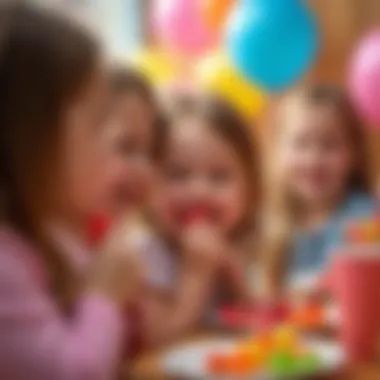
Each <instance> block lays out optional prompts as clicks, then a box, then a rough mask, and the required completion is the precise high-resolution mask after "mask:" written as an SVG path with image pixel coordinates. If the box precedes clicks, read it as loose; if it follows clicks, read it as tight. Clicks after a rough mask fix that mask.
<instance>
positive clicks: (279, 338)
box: [274, 326, 298, 351]
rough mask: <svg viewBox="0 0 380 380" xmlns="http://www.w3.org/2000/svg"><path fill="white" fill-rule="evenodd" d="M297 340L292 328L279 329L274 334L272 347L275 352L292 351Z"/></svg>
mask: <svg viewBox="0 0 380 380" xmlns="http://www.w3.org/2000/svg"><path fill="white" fill-rule="evenodd" d="M297 340H298V336H297V333H296V331H295V329H294V328H292V327H290V326H284V327H280V328H278V329H277V331H276V332H275V334H274V347H275V349H276V350H290V351H294V350H295V348H296V346H297Z"/></svg>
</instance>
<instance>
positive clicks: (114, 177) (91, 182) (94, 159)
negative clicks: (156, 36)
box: [56, 69, 134, 220]
mask: <svg viewBox="0 0 380 380" xmlns="http://www.w3.org/2000/svg"><path fill="white" fill-rule="evenodd" d="M65 116H66V119H65V120H64V123H65V125H64V128H63V130H64V134H63V143H62V144H61V147H62V154H61V157H62V159H61V162H60V168H59V169H60V172H61V173H62V175H61V178H60V180H59V182H58V201H57V202H56V203H57V204H58V207H59V210H57V211H58V212H60V213H61V214H62V215H66V217H70V218H76V219H78V218H83V220H87V218H88V217H89V216H91V215H93V214H94V213H104V212H111V211H113V207H114V206H115V194H117V198H118V199H119V197H123V200H124V195H125V193H128V190H127V189H128V186H125V183H130V182H132V180H131V178H132V176H133V175H134V174H133V173H132V172H130V171H129V170H127V169H126V161H125V159H124V158H123V157H122V155H121V154H120V152H119V150H118V149H115V146H118V144H119V141H120V138H119V136H120V135H121V130H122V128H121V124H120V123H119V122H118V121H117V120H116V118H115V117H114V112H113V108H112V107H111V98H110V92H109V87H108V77H107V75H106V73H105V71H104V70H102V69H98V70H97V71H96V72H95V73H94V74H93V75H92V77H91V79H90V80H89V82H88V84H87V86H86V87H85V88H84V90H83V91H82V92H81V94H80V95H79V96H78V97H77V98H75V99H73V100H72V102H71V104H69V106H68V109H67V112H66V115H65ZM120 189H123V191H121V190H120ZM121 193H122V194H121Z"/></svg>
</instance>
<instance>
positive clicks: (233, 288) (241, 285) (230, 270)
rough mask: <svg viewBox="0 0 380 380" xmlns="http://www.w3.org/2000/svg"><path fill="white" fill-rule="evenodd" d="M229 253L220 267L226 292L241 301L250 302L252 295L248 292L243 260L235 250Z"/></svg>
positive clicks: (248, 287)
mask: <svg viewBox="0 0 380 380" xmlns="http://www.w3.org/2000/svg"><path fill="white" fill-rule="evenodd" d="M229 253H230V254H229V255H226V256H225V257H224V259H223V263H222V267H221V276H222V280H223V283H224V284H225V285H226V287H227V291H228V293H230V294H231V295H233V296H234V298H235V299H237V300H239V301H241V302H250V301H251V300H252V298H253V297H252V295H251V292H250V286H249V285H250V284H249V283H248V276H247V274H246V272H247V268H246V265H245V262H244V260H242V258H241V257H239V256H238V255H236V253H235V252H229ZM234 253H235V254H234Z"/></svg>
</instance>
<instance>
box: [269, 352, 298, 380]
mask: <svg viewBox="0 0 380 380" xmlns="http://www.w3.org/2000/svg"><path fill="white" fill-rule="evenodd" d="M269 370H270V371H271V373H273V374H274V375H276V376H289V375H292V374H294V373H296V371H297V366H296V360H295V358H294V356H293V355H291V354H289V353H288V352H277V353H275V354H273V356H272V357H271V358H270V361H269Z"/></svg>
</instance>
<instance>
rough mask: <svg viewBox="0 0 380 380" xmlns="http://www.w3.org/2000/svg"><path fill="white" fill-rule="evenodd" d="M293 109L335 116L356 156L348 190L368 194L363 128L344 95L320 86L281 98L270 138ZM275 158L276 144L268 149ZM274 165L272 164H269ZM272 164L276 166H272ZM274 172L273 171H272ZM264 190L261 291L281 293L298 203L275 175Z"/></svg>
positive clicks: (274, 174) (277, 131) (272, 175)
mask: <svg viewBox="0 0 380 380" xmlns="http://www.w3.org/2000/svg"><path fill="white" fill-rule="evenodd" d="M295 107H312V108H320V109H321V108H323V109H329V110H331V111H332V112H333V113H334V114H336V115H337V116H338V118H339V119H340V120H341V122H342V125H343V126H344V128H345V131H346V133H347V136H348V138H349V143H350V145H351V148H352V149H353V151H354V154H355V166H354V167H353V169H352V172H351V175H350V178H349V182H348V188H349V190H351V191H363V192H367V193H369V192H370V175H369V170H370V165H369V157H368V151H367V147H366V140H365V134H364V128H363V127H362V126H361V124H360V120H359V119H358V117H357V115H356V113H355V111H354V109H353V107H352V106H351V104H350V101H349V98H348V97H347V95H346V93H345V92H344V91H343V90H341V89H339V88H335V87H331V86H325V85H319V86H315V87H306V88H300V89H297V90H295V91H294V92H292V93H290V94H289V95H288V96H286V97H285V98H284V100H283V101H282V103H280V106H279V112H278V118H279V120H278V123H277V124H279V125H276V126H275V127H276V128H275V130H274V134H273V139H274V140H276V135H278V134H281V133H282V129H283V128H284V127H286V126H285V125H284V124H286V123H284V121H286V120H284V119H287V118H288V113H289V112H291V110H293V109H294V108H295ZM271 149H272V151H271V154H272V155H275V153H276V152H275V151H276V146H275V144H274V145H272V147H271ZM272 163H273V162H272ZM274 164H275V163H274ZM275 169H276V168H275ZM269 174H270V175H269V176H268V179H269V181H268V188H267V191H266V194H267V199H266V202H265V203H266V210H265V212H266V214H265V215H264V217H265V218H264V228H263V230H264V233H263V247H262V258H263V263H264V284H263V285H264V289H265V291H266V292H268V293H269V294H272V295H276V294H278V293H281V291H282V288H283V285H284V279H285V273H286V269H287V264H288V251H289V249H290V243H291V236H292V234H293V232H294V227H295V213H296V210H297V204H296V202H295V200H294V199H292V197H291V196H290V194H287V191H286V189H285V188H284V186H283V184H282V183H280V182H279V181H278V179H279V175H278V173H277V175H276V173H273V172H271V171H270V172H269Z"/></svg>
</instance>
